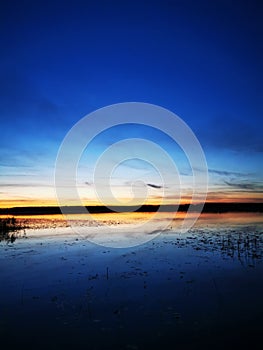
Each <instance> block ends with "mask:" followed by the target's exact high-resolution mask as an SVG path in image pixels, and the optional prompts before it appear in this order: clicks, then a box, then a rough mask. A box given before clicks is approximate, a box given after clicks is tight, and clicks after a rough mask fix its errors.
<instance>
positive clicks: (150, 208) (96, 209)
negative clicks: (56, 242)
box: [0, 203, 263, 215]
mask: <svg viewBox="0 0 263 350" xmlns="http://www.w3.org/2000/svg"><path fill="white" fill-rule="evenodd" d="M188 208H189V204H181V205H179V207H178V206H176V205H162V206H161V207H160V206H158V205H142V206H141V207H139V208H138V207H135V206H115V207H111V208H108V207H106V206H87V207H86V209H87V210H88V211H89V212H90V213H92V214H96V213H114V212H118V213H119V212H122V213H128V212H156V211H157V210H159V211H162V212H172V211H176V210H177V211H179V212H186V211H187V210H188ZM199 210H200V205H199V204H196V205H194V206H193V207H192V208H191V212H195V211H199ZM85 212H86V211H85V207H80V206H65V207H63V213H67V214H81V213H85ZM202 212H203V213H227V212H254V213H255V212H259V213H262V212H263V203H205V205H204V207H203V209H202ZM52 214H53V215H55V214H61V209H60V207H56V206H52V207H51V206H50V207H14V208H0V215H52Z"/></svg>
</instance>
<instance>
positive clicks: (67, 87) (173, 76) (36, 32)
mask: <svg viewBox="0 0 263 350" xmlns="http://www.w3.org/2000/svg"><path fill="white" fill-rule="evenodd" d="M262 18H263V5H262V4H261V2H260V1H255V0H252V1H224V0H220V1H217V0H215V1H188V0H186V1H168V0H162V1H161V0H160V1H154V0H153V1H136V0H135V1H129V0H128V1H114V0H112V1H101V0H98V1H78V0H75V1H48V0H46V1H12V0H11V1H1V4H0V27H1V30H0V42H1V55H0V121H1V137H0V149H1V153H0V207H12V206H26V205H56V203H57V202H56V196H55V189H54V168H55V162H56V156H57V153H58V150H59V147H60V145H61V142H62V141H63V139H64V137H65V135H66V134H67V132H68V131H69V130H70V129H71V128H72V127H73V125H74V124H75V123H76V122H78V121H79V120H80V119H81V118H82V117H84V116H85V115H87V114H88V113H90V112H92V111H95V110H97V109H98V108H102V107H105V106H107V105H111V104H115V103H123V102H145V103H151V104H155V105H159V106H162V107H164V108H166V109H168V110H170V111H172V112H173V113H175V114H177V115H178V116H179V117H180V118H182V119H183V120H184V121H185V122H186V123H187V124H188V126H189V127H190V128H191V129H192V130H193V132H194V133H195V135H196V137H197V138H198V140H199V142H200V144H201V146H202V148H203V150H204V153H205V156H206V160H207V164H208V171H209V188H208V197H207V200H208V201H220V202H221V201H223V202H224V201H228V202H235V201H242V202H244V201H245V202H262V194H263V184H262V175H263V162H262V151H263V142H262V126H263V118H262V113H263V103H262V101H263V89H262V81H263V70H262V62H263V47H262V45H263V44H262V35H263V21H262ZM98 123H99V121H98ZM131 136H132V137H135V138H144V139H150V140H151V141H152V142H155V143H157V144H159V145H160V146H161V147H163V148H164V149H165V150H166V151H167V152H168V153H169V154H170V155H171V157H172V158H173V159H174V161H175V163H176V165H177V167H178V169H179V173H180V176H181V177H182V182H183V183H184V187H183V189H182V193H181V198H182V200H183V201H184V202H187V201H188V200H189V198H190V197H191V196H190V195H191V191H190V190H189V191H188V179H189V178H190V177H191V172H190V170H189V164H187V161H186V159H185V156H184V155H182V154H181V153H180V150H179V149H178V146H177V145H176V144H175V143H174V142H172V141H171V140H169V138H168V137H167V135H163V134H162V133H160V132H158V131H156V130H152V129H151V128H149V127H143V126H138V125H126V126H119V127H117V128H115V129H114V128H112V129H111V130H108V131H106V132H104V133H103V134H101V135H99V136H98V137H97V138H96V139H94V140H93V142H92V143H91V144H90V145H88V147H87V149H86V151H85V152H84V153H83V156H82V158H81V161H80V165H79V172H78V179H77V181H78V186H79V193H80V196H81V197H83V200H84V202H85V204H90V203H92V204H97V203H98V201H97V197H96V193H95V190H94V181H93V180H92V172H93V170H94V165H95V163H96V159H97V158H98V157H99V156H100V154H101V152H103V151H104V150H106V149H107V147H109V146H110V145H112V144H114V143H115V142H117V141H120V140H122V139H127V138H129V137H131ZM157 163H158V160H157ZM156 167H158V164H157V166H156ZM161 180H162V179H161V177H160V175H158V171H156V169H154V168H153V167H152V166H151V165H150V164H147V162H144V161H141V160H138V159H137V160H136V159H134V160H127V161H126V162H124V163H123V164H121V165H119V167H117V168H116V169H115V170H114V174H113V177H112V192H113V193H114V195H116V197H118V198H119V199H120V200H121V201H123V202H128V201H129V200H131V199H132V198H133V193H132V191H133V190H134V188H136V186H137V185H138V186H139V187H140V186H141V187H140V190H141V191H142V190H143V188H144V189H145V188H146V189H147V191H148V202H149V203H158V200H159V198H161V197H162V193H163V189H169V190H170V191H171V195H170V196H167V202H171V203H173V201H174V200H175V199H174V197H173V195H174V194H176V189H175V188H174V187H173V186H174V183H173V177H172V176H170V179H169V181H168V183H162V181H161ZM140 181H142V182H143V183H144V185H142V184H141V183H140ZM132 185H133V186H132ZM143 186H144V187H143ZM167 192H169V191H166V193H167ZM136 193H137V192H136ZM168 197H169V198H168Z"/></svg>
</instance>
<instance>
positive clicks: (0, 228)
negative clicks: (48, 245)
mask: <svg viewBox="0 0 263 350" xmlns="http://www.w3.org/2000/svg"><path fill="white" fill-rule="evenodd" d="M23 228H24V227H23V226H22V225H21V224H20V223H19V222H18V221H17V219H15V218H14V217H8V218H4V219H0V242H1V241H7V242H11V243H13V242H14V241H15V240H16V238H17V235H18V233H19V232H21V230H23Z"/></svg>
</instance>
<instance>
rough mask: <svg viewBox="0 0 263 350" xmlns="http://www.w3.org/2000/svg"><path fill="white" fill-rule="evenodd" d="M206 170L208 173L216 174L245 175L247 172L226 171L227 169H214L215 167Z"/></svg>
mask: <svg viewBox="0 0 263 350" xmlns="http://www.w3.org/2000/svg"><path fill="white" fill-rule="evenodd" d="M208 172H209V173H210V174H216V175H221V176H238V177H239V176H245V175H248V174H244V173H240V172H236V171H227V170H216V169H209V170H208Z"/></svg>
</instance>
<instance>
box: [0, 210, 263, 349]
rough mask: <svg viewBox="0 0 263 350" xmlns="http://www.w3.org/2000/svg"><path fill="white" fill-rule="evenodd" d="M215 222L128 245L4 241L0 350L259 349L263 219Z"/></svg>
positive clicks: (0, 247)
mask: <svg viewBox="0 0 263 350" xmlns="http://www.w3.org/2000/svg"><path fill="white" fill-rule="evenodd" d="M219 219H220V221H218V222H216V220H215V218H214V219H213V221H211V220H210V221H207V220H206V221H204V222H201V223H200V224H198V225H197V226H196V227H195V228H193V229H192V230H191V231H190V232H188V233H187V234H178V233H177V232H176V230H174V229H171V230H170V231H167V232H165V233H163V234H161V235H160V236H159V237H157V238H155V239H154V240H152V241H150V242H148V243H145V244H143V245H140V246H137V247H131V248H126V249H124V248H123V249H114V248H105V247H101V246H98V245H94V244H92V243H90V242H89V241H88V240H86V239H84V238H80V237H78V236H72V235H60V236H59V237H58V236H56V235H54V234H53V235H52V231H50V232H51V234H49V235H46V237H43V236H41V235H39V237H38V238H34V235H32V234H31V235H30V231H28V237H30V238H21V239H17V240H16V241H14V242H13V243H11V242H10V241H9V242H6V241H2V242H1V243H0V269H1V270H0V272H1V274H0V291H1V298H0V335H1V348H2V349H20V348H32V349H33V348H34V349H105V350H106V349H107V350H108V349H133V350H135V349H222V348H223V349H236V348H238V347H241V346H246V347H249V348H251V349H261V348H262V327H263V297H262V296H263V231H262V228H263V225H262V217H261V216H257V218H256V219H255V218H254V219H253V220H248V219H247V220H242V218H240V220H238V216H237V214H236V215H235V217H233V220H232V222H231V220H230V219H229V216H228V220H222V216H220V217H219V218H218V220H219ZM54 232H56V231H54Z"/></svg>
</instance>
